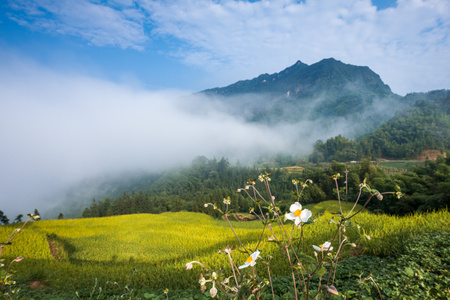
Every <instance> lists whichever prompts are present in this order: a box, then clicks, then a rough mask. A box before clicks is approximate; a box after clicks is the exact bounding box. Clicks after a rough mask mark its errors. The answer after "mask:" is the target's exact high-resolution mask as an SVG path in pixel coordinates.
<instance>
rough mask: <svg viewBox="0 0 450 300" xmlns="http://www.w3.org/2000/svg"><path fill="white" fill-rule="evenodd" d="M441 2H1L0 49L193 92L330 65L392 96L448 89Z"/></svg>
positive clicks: (445, 14) (445, 11)
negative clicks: (364, 75)
mask: <svg viewBox="0 0 450 300" xmlns="http://www.w3.org/2000/svg"><path fill="white" fill-rule="evenodd" d="M449 6H450V4H449V3H448V1H446V0H413V1H411V0H407V1H401V0H400V1H398V3H397V1H393V0H387V1H375V0H373V1H372V2H371V1H369V0H351V1H336V0H315V1H290V0H274V1H232V0H226V1H211V0H190V1H182V0H178V1H177V0H171V1H152V0H139V1H132V0H111V1H98V0H79V1H69V0H58V1H51V0H14V1H3V2H2V4H1V7H0V8H1V14H0V22H1V23H0V46H1V48H2V49H3V51H6V52H8V53H10V54H11V53H13V54H15V55H17V56H19V57H25V58H27V59H31V60H34V61H36V62H37V63H39V64H41V65H42V66H44V67H49V68H53V69H55V70H61V72H65V71H71V72H79V73H82V74H86V75H89V76H93V77H100V78H106V79H108V80H113V81H115V82H128V83H133V84H140V85H142V86H144V87H146V88H149V89H158V90H159V89H182V90H190V91H199V90H202V89H206V88H211V87H216V86H225V85H228V84H231V83H233V82H235V81H237V80H241V79H248V78H253V77H256V76H257V75H259V74H262V73H273V72H278V71H281V70H282V69H284V68H286V67H288V66H290V65H292V64H294V63H295V62H296V61H297V60H301V61H303V62H305V63H307V64H312V63H315V62H317V61H319V60H321V59H322V58H328V57H334V58H336V59H339V60H341V61H343V62H345V63H350V64H355V65H364V66H369V67H370V68H372V69H373V70H374V71H375V72H377V73H378V74H379V75H380V76H381V78H382V79H383V80H384V81H385V83H387V84H388V85H390V86H391V88H392V90H393V91H394V92H396V93H399V94H402V95H404V94H406V93H408V92H419V91H428V90H432V89H439V88H448V87H449V84H450V75H449V72H447V71H446V70H448V67H449V64H450V54H448V53H449V52H450V51H449V45H450V41H449V40H450V38H449V31H450V29H449V28H450V27H449V26H450V25H449V24H450V21H449V18H450V17H449V16H450V11H449V10H450V8H449Z"/></svg>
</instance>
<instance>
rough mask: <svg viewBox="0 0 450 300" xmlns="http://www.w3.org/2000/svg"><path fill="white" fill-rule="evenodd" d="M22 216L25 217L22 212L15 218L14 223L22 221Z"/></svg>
mask: <svg viewBox="0 0 450 300" xmlns="http://www.w3.org/2000/svg"><path fill="white" fill-rule="evenodd" d="M22 218H23V215H22V214H19V215H17V217H16V218H15V219H14V223H20V222H22Z"/></svg>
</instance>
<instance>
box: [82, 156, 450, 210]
mask: <svg viewBox="0 0 450 300" xmlns="http://www.w3.org/2000/svg"><path fill="white" fill-rule="evenodd" d="M346 171H348V173H347V176H346V175H345V173H346ZM260 172H262V173H265V172H268V173H270V174H271V178H272V181H271V191H272V193H273V195H275V197H276V199H277V200H278V201H280V202H279V204H280V207H281V208H282V209H283V210H285V211H286V210H288V208H289V206H290V204H292V201H294V200H295V197H294V196H293V195H292V192H293V191H294V186H293V184H292V179H300V180H301V181H305V180H306V179H311V180H312V181H313V184H310V185H309V186H308V187H307V188H306V189H305V191H304V193H303V195H302V198H301V202H302V203H303V204H308V203H317V202H321V201H324V200H327V199H337V190H336V186H335V184H334V182H333V181H332V179H331V177H332V175H334V174H336V173H340V174H341V178H340V179H339V181H338V182H339V185H340V189H339V192H340V196H341V199H342V200H344V201H345V200H346V199H347V200H348V201H354V200H355V199H356V198H357V195H358V193H359V185H360V183H361V182H362V181H363V180H364V179H366V180H367V183H368V184H369V185H370V186H371V187H372V188H376V189H378V190H380V191H381V192H388V191H394V190H395V187H396V186H397V185H398V186H399V187H400V188H401V189H402V192H403V193H404V194H405V196H404V197H402V198H400V199H397V198H395V197H393V196H385V198H384V199H383V200H382V201H378V200H372V201H371V202H370V203H369V206H368V208H369V209H371V210H374V211H378V212H384V213H388V214H396V215H404V214H407V213H412V212H414V211H427V210H434V209H445V208H447V207H448V206H449V205H450V158H443V157H441V158H439V159H438V160H437V161H426V162H424V163H422V164H419V165H418V166H417V167H416V168H415V169H414V170H413V171H412V172H406V173H402V174H394V175H388V174H387V173H385V171H384V170H383V169H382V168H379V167H376V166H375V165H373V164H372V163H371V162H370V160H368V159H366V160H363V162H362V163H354V164H343V163H338V162H333V163H331V164H330V165H323V166H321V165H311V166H309V167H306V168H304V169H302V170H301V171H297V172H290V171H289V169H288V168H273V169H270V168H265V169H256V168H247V167H242V166H231V165H230V164H229V163H228V161H227V160H226V159H221V160H220V161H216V160H208V159H206V158H204V157H199V158H198V159H196V161H194V162H193V164H192V166H191V167H189V168H184V169H179V170H177V171H172V172H166V173H165V174H163V175H161V177H160V178H159V179H158V180H157V181H156V182H155V183H154V184H152V185H150V186H148V187H147V188H146V189H145V190H140V191H137V192H136V191H132V192H128V193H127V192H124V193H123V195H122V196H121V197H117V198H115V199H110V198H109V197H107V198H105V199H103V200H100V201H94V202H93V203H92V205H91V206H90V207H87V208H86V209H85V210H84V212H83V217H99V216H100V217H102V216H109V215H123V214H133V213H161V212H166V211H173V212H176V211H182V210H185V211H193V212H204V213H207V214H210V215H213V216H215V217H218V216H220V214H219V213H218V212H217V211H214V210H212V209H205V207H204V204H205V203H213V204H215V205H217V206H219V207H221V206H223V205H224V204H223V199H224V198H226V197H228V196H229V197H230V198H231V200H232V201H231V203H232V206H233V207H232V209H234V211H235V212H244V213H246V212H249V209H250V208H251V207H252V206H253V203H252V202H251V201H250V200H249V199H248V198H247V197H245V195H244V193H238V192H237V191H236V190H237V189H238V188H242V187H244V186H245V185H246V183H247V180H248V179H255V178H257V176H258V174H259V173H260ZM346 186H347V188H348V193H346V190H345V187H346ZM262 192H264V189H263V191H262ZM366 199H367V198H366V197H365V196H364V195H363V197H362V198H361V204H363V203H364V201H365V200H366Z"/></svg>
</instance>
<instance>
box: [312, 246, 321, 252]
mask: <svg viewBox="0 0 450 300" xmlns="http://www.w3.org/2000/svg"><path fill="white" fill-rule="evenodd" d="M313 248H314V250H316V251H318V252H322V248H320V247H318V246H316V245H313Z"/></svg>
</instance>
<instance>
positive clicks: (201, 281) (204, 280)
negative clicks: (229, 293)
mask: <svg viewBox="0 0 450 300" xmlns="http://www.w3.org/2000/svg"><path fill="white" fill-rule="evenodd" d="M198 283H200V286H204V285H205V284H206V279H205V277H203V276H202V277H201V278H200V280H199V281H198Z"/></svg>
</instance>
